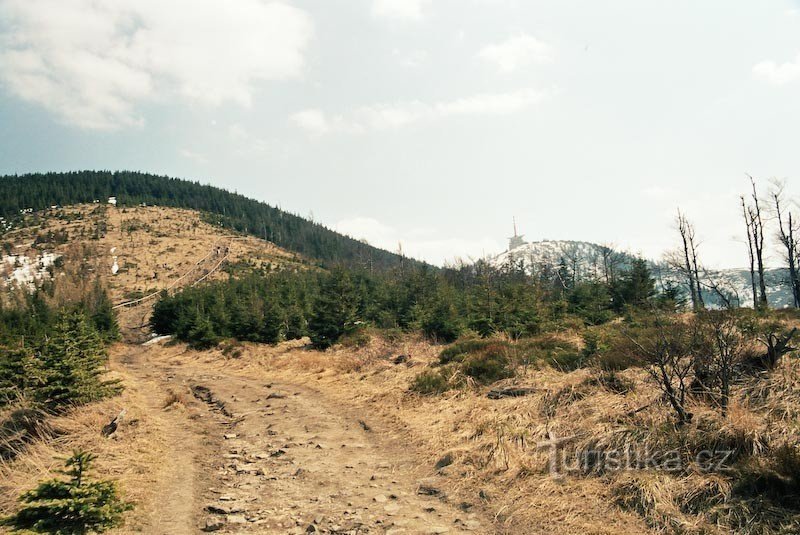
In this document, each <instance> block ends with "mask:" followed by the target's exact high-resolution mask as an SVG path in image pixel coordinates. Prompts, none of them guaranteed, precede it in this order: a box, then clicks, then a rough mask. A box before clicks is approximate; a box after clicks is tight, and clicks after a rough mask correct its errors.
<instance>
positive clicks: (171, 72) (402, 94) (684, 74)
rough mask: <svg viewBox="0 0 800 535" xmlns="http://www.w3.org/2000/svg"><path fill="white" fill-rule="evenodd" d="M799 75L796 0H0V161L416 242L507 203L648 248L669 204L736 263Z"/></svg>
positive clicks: (507, 218)
mask: <svg viewBox="0 0 800 535" xmlns="http://www.w3.org/2000/svg"><path fill="white" fill-rule="evenodd" d="M798 95H800V3H798V2H797V1H795V0H791V1H790V0H782V1H781V0H774V1H769V2H746V1H689V0H683V1H675V2H663V1H655V0H653V1H649V0H628V1H622V0H619V1H604V2H597V1H589V0H586V1H572V0H566V1H559V2H555V1H551V2H545V1H536V0H352V1H344V0H342V1H337V2H311V1H296V2H288V1H287V2H270V1H260V0H238V1H237V2H222V1H217V0H193V1H190V0H174V1H171V2H168V3H166V2H157V1H155V0H137V1H134V0H117V1H115V2H98V1H91V0H0V172H2V173H23V172H29V171H46V170H71V169H137V170H144V171H150V172H154V173H159V174H168V175H173V176H179V177H184V178H191V179H196V180H200V181H203V182H210V183H212V184H215V185H218V186H222V187H226V188H229V189H235V190H238V191H239V192H241V193H245V194H247V195H250V196H253V197H256V198H258V199H262V200H265V201H267V202H270V203H272V204H276V205H280V206H282V207H283V208H285V209H288V210H291V211H293V212H296V213H299V214H301V215H306V216H310V215H312V214H313V217H314V219H315V220H318V221H321V222H323V223H325V224H327V225H329V226H331V227H334V228H338V229H340V230H342V231H344V232H347V233H350V234H352V235H355V236H356V237H364V238H366V239H367V240H368V241H370V242H371V243H374V244H376V245H379V246H382V247H386V248H390V249H396V247H397V244H398V242H402V244H403V249H404V250H405V251H406V252H407V253H409V254H412V255H415V256H418V257H422V258H425V259H427V260H429V261H433V262H436V263H441V262H442V261H446V260H450V259H452V258H454V257H456V256H462V257H468V256H472V257H476V256H480V255H482V254H484V253H493V252H500V251H502V250H503V248H504V247H505V238H506V237H507V236H508V235H509V233H510V231H511V228H510V227H511V217H512V216H516V218H517V221H518V224H519V227H520V229H521V230H522V231H523V232H524V233H525V235H526V237H527V238H528V239H532V240H533V239H583V240H590V241H596V242H601V243H608V244H614V245H617V246H619V247H622V248H626V249H629V250H631V251H633V252H640V253H642V254H645V255H647V256H650V257H654V258H658V257H660V256H661V254H662V253H663V252H664V251H666V250H667V249H669V248H671V247H673V246H674V245H675V231H674V228H673V227H674V225H673V218H674V214H675V210H676V208H677V207H678V206H680V207H681V208H682V209H683V210H684V211H685V212H686V213H687V214H688V216H689V217H690V218H691V219H693V220H694V222H695V225H696V227H697V230H698V234H699V236H700V237H701V238H702V249H701V252H702V255H703V258H704V259H705V262H706V263H707V264H709V265H710V266H722V265H725V266H738V265H743V264H744V263H745V260H746V256H745V255H746V253H745V249H744V246H743V245H742V243H741V231H740V227H741V226H742V225H741V223H740V221H739V219H738V214H739V212H738V204H737V203H738V195H739V194H740V193H742V192H744V191H746V189H747V187H748V183H747V179H746V177H745V173H751V174H752V175H754V176H756V177H757V178H759V179H760V180H761V181H762V182H763V183H764V184H765V185H766V182H767V180H768V179H770V178H786V179H788V180H789V184H790V191H791V190H792V189H793V186H792V185H793V184H794V182H797V183H798V184H800V153H798V148H797V147H798V137H799V136H798V125H800V99H798ZM799 187H800V186H799ZM795 189H796V188H795ZM772 249H773V251H775V252H774V254H773V259H772V262H773V263H777V262H779V261H780V259H779V255H778V253H777V248H775V247H773V248H772Z"/></svg>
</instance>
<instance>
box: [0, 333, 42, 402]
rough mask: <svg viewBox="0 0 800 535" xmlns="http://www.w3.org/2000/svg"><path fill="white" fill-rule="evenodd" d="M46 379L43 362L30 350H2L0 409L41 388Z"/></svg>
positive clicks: (0, 350) (0, 354) (0, 362)
mask: <svg viewBox="0 0 800 535" xmlns="http://www.w3.org/2000/svg"><path fill="white" fill-rule="evenodd" d="M45 378H46V373H45V370H44V369H43V367H42V361H41V360H39V359H38V358H36V355H35V354H34V353H33V351H32V350H31V349H30V348H25V347H23V348H19V349H0V407H2V406H3V405H6V404H8V403H13V402H14V401H16V400H17V399H18V398H19V397H20V396H22V395H24V394H25V393H27V392H29V391H30V390H31V389H33V388H37V387H39V386H41V385H42V384H43V383H44V381H45Z"/></svg>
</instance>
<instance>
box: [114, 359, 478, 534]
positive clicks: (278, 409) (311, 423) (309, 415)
mask: <svg viewBox="0 0 800 535" xmlns="http://www.w3.org/2000/svg"><path fill="white" fill-rule="evenodd" d="M140 358H141V359H142V360H141V361H140V362H137V363H136V365H131V366H130V368H129V371H131V372H134V374H135V375H140V374H141V378H142V379H143V380H148V381H155V382H157V383H160V386H161V388H163V389H164V391H165V392H166V391H167V390H168V389H169V390H173V391H174V390H175V389H177V388H179V389H181V390H182V391H186V392H192V394H193V395H194V398H196V399H192V401H191V402H189V403H187V407H188V410H187V411H184V412H182V413H179V412H174V413H173V417H174V418H176V419H180V421H176V422H175V424H174V425H175V429H176V430H177V431H176V437H175V440H176V441H178V442H176V444H175V454H176V458H183V459H184V462H185V459H191V460H192V461H191V462H192V463H193V464H194V466H192V467H191V469H189V470H188V473H187V475H186V478H189V477H191V478H192V479H193V481H191V482H190V481H182V482H178V483H176V485H177V486H180V485H185V486H187V487H189V488H192V489H193V492H192V493H191V499H190V501H191V506H190V507H189V508H188V509H189V511H190V514H189V515H186V514H184V515H183V516H184V518H183V520H181V521H180V522H183V524H185V525H184V526H182V527H183V529H178V526H175V525H174V524H175V523H176V521H177V518H175V517H173V518H172V519H171V520H170V523H171V524H172V525H171V527H170V529H171V530H172V531H169V532H170V533H197V532H198V530H204V531H216V532H221V533H275V534H278V533H280V534H286V533H352V534H356V533H357V534H364V533H391V534H422V533H468V532H480V533H488V532H491V530H489V529H486V526H487V524H486V523H485V522H481V521H480V520H479V519H478V517H477V515H475V514H474V513H470V512H469V510H462V509H461V508H459V507H457V506H456V505H455V504H452V503H450V501H449V500H448V498H447V496H446V495H445V494H444V493H443V492H441V491H440V490H439V488H438V486H437V481H436V480H435V478H423V479H420V478H419V477H418V475H415V474H419V466H418V463H416V462H415V460H414V458H413V457H412V456H411V454H410V453H409V451H408V450H407V449H404V447H403V444H398V443H394V442H392V441H391V440H389V439H386V438H385V437H382V436H381V433H380V430H379V429H373V428H372V426H370V425H367V423H366V422H364V420H363V419H362V418H363V417H362V416H360V415H354V414H350V413H349V412H348V411H347V408H343V407H338V406H334V405H333V404H331V403H330V402H329V401H328V400H326V399H325V397H324V396H323V395H322V394H320V393H319V392H317V391H315V390H313V389H310V388H307V387H303V386H300V385H291V384H279V383H274V384H272V383H269V382H268V381H261V380H257V379H253V378H247V377H241V376H238V375H234V374H226V373H225V372H224V371H223V372H220V370H219V369H213V370H212V369H204V368H203V367H202V366H200V365H197V364H196V363H192V364H184V365H181V366H170V365H168V364H166V363H157V362H150V361H149V359H148V357H147V352H146V351H145V352H142V353H141V354H140ZM173 499H182V500H187V499H188V496H186V495H184V496H180V493H179V494H177V495H176V494H175V493H174V492H173V493H171V492H169V490H168V489H166V490H165V492H164V493H163V497H162V499H161V500H159V504H160V505H159V507H161V508H163V509H164V510H165V511H168V510H170V509H172V508H173V506H175V507H176V510H180V508H181V507H184V508H185V507H186V504H174V503H170V500H173ZM464 507H465V508H466V506H464ZM158 516H159V517H161V518H164V516H163V515H158ZM152 529H153V531H152V532H153V533H167V531H161V530H163V529H164V527H163V526H161V527H159V526H157V525H154V526H153V527H152Z"/></svg>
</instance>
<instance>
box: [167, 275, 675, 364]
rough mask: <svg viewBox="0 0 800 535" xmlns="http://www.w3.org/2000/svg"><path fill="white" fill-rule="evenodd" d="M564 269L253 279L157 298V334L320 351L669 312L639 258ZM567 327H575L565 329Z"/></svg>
mask: <svg viewBox="0 0 800 535" xmlns="http://www.w3.org/2000/svg"><path fill="white" fill-rule="evenodd" d="M570 269H571V268H570V267H569V266H568V264H567V263H566V262H562V263H561V265H560V266H558V267H556V268H553V269H547V270H544V271H541V272H536V273H531V272H530V271H529V270H527V269H525V268H524V266H523V265H522V263H521V262H515V261H513V259H512V260H511V261H510V262H509V263H508V264H507V265H504V266H500V267H496V266H493V265H492V264H491V263H489V262H485V261H479V262H477V263H474V264H468V265H467V264H464V265H460V266H457V267H449V268H445V269H432V268H429V267H427V266H406V267H403V268H395V269H393V270H390V271H386V272H380V273H376V272H370V271H369V270H366V269H347V268H343V267H338V268H335V269H332V270H330V271H322V270H304V271H303V270H301V271H292V272H289V271H285V272H278V273H274V274H270V275H266V274H261V273H250V274H248V275H245V276H242V277H239V278H230V279H229V280H226V281H218V282H213V283H209V284H206V285H202V286H197V287H193V288H187V289H185V290H183V291H181V292H178V293H176V294H174V295H167V294H166V293H165V294H163V295H162V296H161V298H160V300H159V301H158V302H157V303H156V305H155V307H154V311H153V316H152V320H151V321H152V326H153V329H154V330H155V331H156V332H158V333H162V334H174V335H176V336H177V337H178V338H179V339H181V340H184V341H187V342H190V343H192V344H194V345H195V346H197V347H210V346H212V345H215V344H216V343H218V342H219V341H220V340H222V339H225V338H237V339H239V340H245V341H254V342H267V343H277V342H279V341H281V340H288V339H299V338H302V337H304V336H309V337H310V338H311V341H312V343H313V344H314V345H315V346H316V347H319V348H325V347H328V346H330V345H332V344H333V343H336V342H337V341H339V340H340V339H342V337H346V336H348V335H350V334H353V333H355V332H357V331H359V330H360V329H362V328H363V327H365V326H373V327H377V328H382V329H402V330H416V331H420V332H422V333H423V334H425V335H426V336H427V337H429V338H431V339H434V340H437V341H441V342H451V341H453V340H455V339H457V338H458V337H459V336H460V335H462V334H463V333H465V332H467V331H472V332H475V333H477V334H479V335H480V336H489V335H491V334H494V333H504V334H506V335H507V336H509V337H511V338H514V339H518V338H522V337H528V336H533V335H536V334H538V333H540V332H543V331H546V330H552V329H555V328H558V327H559V326H560V325H567V324H575V323H576V322H577V323H580V324H584V325H596V324H601V323H605V322H608V321H610V320H612V319H613V318H615V317H617V316H618V315H620V314H623V313H625V311H626V310H629V309H630V308H636V307H652V306H656V307H659V308H663V309H668V310H675V309H676V308H677V307H679V306H681V302H682V297H681V295H680V293H679V292H678V291H677V290H676V289H675V288H671V287H670V288H667V290H666V291H663V292H659V291H657V289H656V284H655V279H654V278H653V276H652V273H651V271H650V267H649V266H648V263H647V262H646V261H644V260H642V259H635V260H634V261H633V262H632V264H631V265H630V267H629V268H628V269H626V270H624V271H621V272H620V273H617V274H616V275H615V276H614V277H613V278H610V279H609V280H607V281H606V280H603V279H596V280H588V279H580V278H577V277H573V276H572V274H571V271H570ZM570 322H571V323H570Z"/></svg>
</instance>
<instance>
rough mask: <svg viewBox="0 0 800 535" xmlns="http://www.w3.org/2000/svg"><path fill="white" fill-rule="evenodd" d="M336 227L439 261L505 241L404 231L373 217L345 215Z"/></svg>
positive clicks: (497, 247)
mask: <svg viewBox="0 0 800 535" xmlns="http://www.w3.org/2000/svg"><path fill="white" fill-rule="evenodd" d="M334 228H335V230H337V231H338V232H342V233H344V234H347V235H349V236H352V237H353V238H356V239H364V240H366V241H367V242H369V243H370V244H371V245H374V246H376V247H380V248H381V249H386V250H387V251H397V249H398V245H402V248H403V253H404V254H405V255H406V256H408V257H411V258H416V259H418V260H424V261H426V262H429V263H431V264H436V265H443V264H444V263H446V262H451V263H452V262H453V261H454V260H457V259H459V258H463V259H469V258H481V257H483V256H485V255H489V254H496V253H499V252H501V251H503V245H502V244H501V243H499V242H497V241H496V240H493V239H490V238H482V239H462V238H444V239H442V238H440V237H438V236H437V233H436V232H435V231H434V230H433V229H424V228H413V229H409V230H405V231H401V230H399V229H396V228H394V227H391V226H389V225H385V224H383V223H381V222H380V221H378V220H377V219H374V218H371V217H353V218H350V219H345V220H343V221H339V222H338V223H337V224H336V225H335V227H334Z"/></svg>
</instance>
